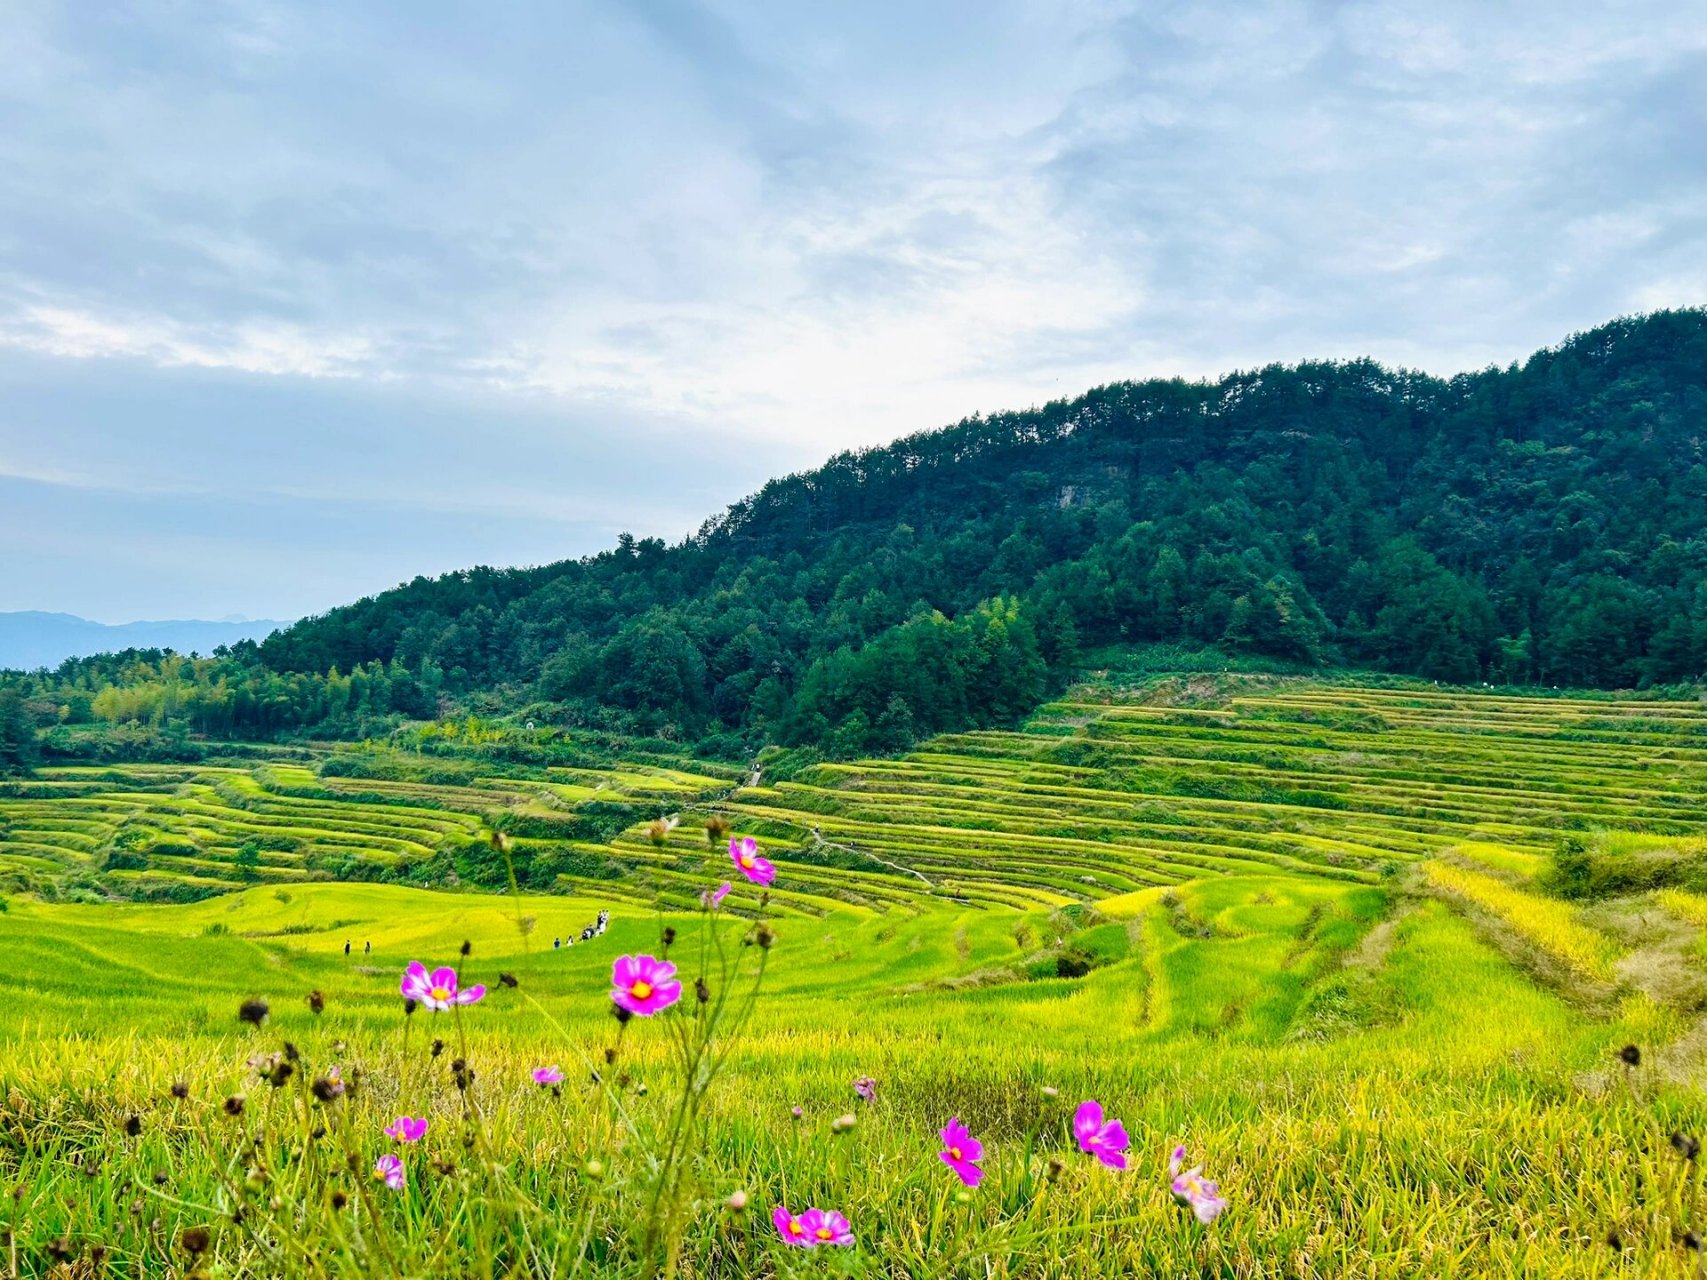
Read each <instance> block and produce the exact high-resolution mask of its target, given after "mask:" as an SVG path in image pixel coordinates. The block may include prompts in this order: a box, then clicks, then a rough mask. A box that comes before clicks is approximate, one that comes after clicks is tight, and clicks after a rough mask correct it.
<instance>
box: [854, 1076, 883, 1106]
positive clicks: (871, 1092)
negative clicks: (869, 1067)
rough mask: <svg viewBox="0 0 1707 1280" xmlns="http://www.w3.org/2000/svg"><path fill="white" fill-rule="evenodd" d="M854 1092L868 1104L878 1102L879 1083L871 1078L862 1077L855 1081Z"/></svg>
mask: <svg viewBox="0 0 1707 1280" xmlns="http://www.w3.org/2000/svg"><path fill="white" fill-rule="evenodd" d="M854 1092H855V1093H857V1094H859V1096H860V1097H861V1098H863V1099H864V1100H865V1101H867V1102H876V1101H877V1081H875V1080H873V1079H872V1078H871V1077H870V1076H861V1077H860V1078H859V1079H857V1080H855V1081H854Z"/></svg>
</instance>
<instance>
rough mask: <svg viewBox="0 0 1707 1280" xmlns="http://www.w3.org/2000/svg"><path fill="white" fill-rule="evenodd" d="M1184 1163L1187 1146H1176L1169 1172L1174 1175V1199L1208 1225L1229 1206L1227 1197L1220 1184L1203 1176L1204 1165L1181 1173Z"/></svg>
mask: <svg viewBox="0 0 1707 1280" xmlns="http://www.w3.org/2000/svg"><path fill="white" fill-rule="evenodd" d="M1184 1164H1185V1148H1184V1147H1175V1148H1174V1152H1173V1156H1172V1157H1171V1158H1170V1159H1169V1160H1168V1173H1169V1174H1170V1175H1171V1176H1172V1177H1173V1185H1172V1188H1171V1189H1172V1191H1173V1193H1174V1199H1176V1200H1178V1201H1179V1203H1180V1204H1181V1206H1183V1207H1184V1208H1187V1209H1190V1210H1191V1212H1192V1213H1193V1214H1194V1215H1195V1216H1196V1218H1197V1220H1198V1221H1199V1222H1201V1223H1203V1225H1204V1226H1208V1225H1209V1224H1210V1223H1211V1222H1214V1221H1215V1219H1217V1218H1219V1217H1220V1216H1221V1211H1222V1210H1223V1209H1225V1208H1226V1207H1227V1199H1226V1197H1225V1196H1223V1195H1222V1194H1221V1187H1220V1184H1218V1183H1214V1182H1210V1181H1209V1180H1208V1179H1206V1178H1204V1177H1203V1176H1202V1174H1203V1166H1202V1165H1197V1166H1195V1167H1193V1168H1191V1169H1187V1170H1186V1171H1185V1172H1184V1173H1181V1172H1180V1169H1181V1167H1182V1166H1184Z"/></svg>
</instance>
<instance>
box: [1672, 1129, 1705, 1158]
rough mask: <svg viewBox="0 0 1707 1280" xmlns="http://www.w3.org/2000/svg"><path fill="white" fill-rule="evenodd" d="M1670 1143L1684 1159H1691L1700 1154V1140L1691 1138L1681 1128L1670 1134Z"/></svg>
mask: <svg viewBox="0 0 1707 1280" xmlns="http://www.w3.org/2000/svg"><path fill="white" fill-rule="evenodd" d="M1671 1145H1672V1147H1673V1148H1674V1149H1675V1150H1676V1151H1677V1154H1678V1155H1680V1156H1682V1157H1683V1158H1684V1159H1685V1160H1693V1159H1695V1157H1696V1156H1698V1155H1700V1154H1701V1140H1700V1139H1699V1138H1692V1137H1690V1136H1689V1135H1688V1134H1687V1133H1684V1132H1683V1131H1681V1130H1679V1131H1677V1132H1675V1133H1673V1134H1672V1135H1671Z"/></svg>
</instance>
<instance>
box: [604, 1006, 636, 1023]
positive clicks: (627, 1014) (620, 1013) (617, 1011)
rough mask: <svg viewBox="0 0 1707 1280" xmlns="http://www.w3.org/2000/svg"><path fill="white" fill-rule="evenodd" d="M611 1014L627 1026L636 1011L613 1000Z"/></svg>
mask: <svg viewBox="0 0 1707 1280" xmlns="http://www.w3.org/2000/svg"><path fill="white" fill-rule="evenodd" d="M610 1016H611V1017H613V1018H615V1019H616V1020H617V1021H618V1022H619V1023H621V1024H622V1025H624V1026H627V1025H628V1020H629V1019H630V1018H632V1017H633V1016H634V1011H633V1010H632V1009H624V1008H623V1007H622V1006H621V1005H620V1004H617V1003H616V1002H615V1001H612V1002H611V1007H610Z"/></svg>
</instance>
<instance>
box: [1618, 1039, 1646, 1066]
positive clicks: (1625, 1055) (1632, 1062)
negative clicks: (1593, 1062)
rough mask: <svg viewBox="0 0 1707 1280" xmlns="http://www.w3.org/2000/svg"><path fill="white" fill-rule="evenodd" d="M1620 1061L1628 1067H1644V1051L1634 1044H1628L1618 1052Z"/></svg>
mask: <svg viewBox="0 0 1707 1280" xmlns="http://www.w3.org/2000/svg"><path fill="white" fill-rule="evenodd" d="M1618 1059H1619V1061H1620V1062H1622V1063H1623V1064H1624V1065H1625V1066H1627V1067H1639V1066H1641V1065H1642V1051H1641V1050H1640V1049H1638V1048H1637V1047H1636V1046H1635V1045H1633V1044H1627V1045H1625V1046H1624V1047H1623V1048H1622V1049H1620V1050H1619V1051H1618Z"/></svg>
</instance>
